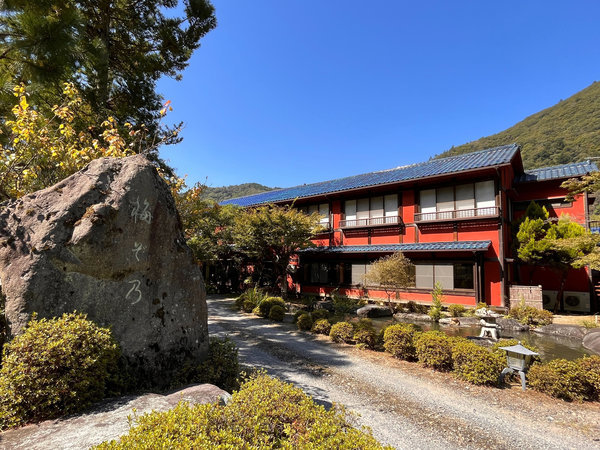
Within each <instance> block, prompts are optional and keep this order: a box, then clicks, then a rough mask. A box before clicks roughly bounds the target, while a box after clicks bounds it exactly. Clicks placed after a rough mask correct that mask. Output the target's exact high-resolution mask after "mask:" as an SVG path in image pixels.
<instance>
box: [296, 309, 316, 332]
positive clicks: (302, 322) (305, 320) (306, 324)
mask: <svg viewBox="0 0 600 450" xmlns="http://www.w3.org/2000/svg"><path fill="white" fill-rule="evenodd" d="M312 325H313V321H312V318H311V317H310V314H309V313H304V314H301V315H300V316H298V320H297V321H296V326H297V327H298V329H299V330H310V329H311V328H312Z"/></svg>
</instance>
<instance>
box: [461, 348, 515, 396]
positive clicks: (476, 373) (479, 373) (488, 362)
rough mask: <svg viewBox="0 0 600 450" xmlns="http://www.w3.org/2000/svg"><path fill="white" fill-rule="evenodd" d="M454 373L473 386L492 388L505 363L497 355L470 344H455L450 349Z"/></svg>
mask: <svg viewBox="0 0 600 450" xmlns="http://www.w3.org/2000/svg"><path fill="white" fill-rule="evenodd" d="M452 359H453V361H454V372H455V373H456V374H457V375H458V376H459V378H462V379H463V380H465V381H468V382H470V383H473V384H484V385H488V386H494V385H496V384H497V383H498V376H499V375H500V372H502V369H503V368H504V362H505V361H506V360H505V359H503V358H502V357H500V356H499V355H498V354H497V353H494V352H491V351H489V350H488V349H486V348H483V347H481V346H479V345H477V344H474V343H472V342H457V343H455V345H454V347H453V349H452Z"/></svg>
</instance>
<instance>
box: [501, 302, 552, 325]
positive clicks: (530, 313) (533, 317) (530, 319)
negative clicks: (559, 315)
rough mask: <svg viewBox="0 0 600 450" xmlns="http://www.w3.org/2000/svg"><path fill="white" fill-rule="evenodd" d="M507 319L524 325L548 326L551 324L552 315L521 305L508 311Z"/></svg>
mask: <svg viewBox="0 0 600 450" xmlns="http://www.w3.org/2000/svg"><path fill="white" fill-rule="evenodd" d="M508 317H510V318H511V319H515V320H518V321H519V322H521V323H522V324H525V325H536V326H537V325H539V326H543V325H550V324H551V323H552V318H553V314H552V313H551V312H550V311H546V310H545V309H537V308H534V307H533V306H526V305H524V304H521V305H519V306H515V307H514V308H511V309H510V311H508Z"/></svg>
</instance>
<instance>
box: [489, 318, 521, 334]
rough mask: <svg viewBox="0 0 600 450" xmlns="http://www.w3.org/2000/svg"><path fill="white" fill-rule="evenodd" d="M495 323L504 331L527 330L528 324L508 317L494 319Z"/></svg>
mask: <svg viewBox="0 0 600 450" xmlns="http://www.w3.org/2000/svg"><path fill="white" fill-rule="evenodd" d="M496 324H498V325H499V326H500V329H501V330H504V331H529V325H525V324H522V323H521V322H519V321H518V320H515V319H510V318H503V317H502V318H499V319H496Z"/></svg>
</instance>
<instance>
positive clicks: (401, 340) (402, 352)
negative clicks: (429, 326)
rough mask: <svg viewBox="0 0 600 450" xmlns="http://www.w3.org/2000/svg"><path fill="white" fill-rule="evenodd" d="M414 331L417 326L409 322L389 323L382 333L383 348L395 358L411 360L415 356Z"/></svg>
mask: <svg viewBox="0 0 600 450" xmlns="http://www.w3.org/2000/svg"><path fill="white" fill-rule="evenodd" d="M416 332H417V328H416V327H415V326H414V325H412V324H409V323H402V324H395V325H390V326H389V327H387V328H386V329H385V331H384V333H383V348H384V349H385V351H386V352H388V353H391V354H392V355H394V356H395V357H396V358H400V359H405V360H407V361H413V360H414V359H415V358H416V349H415V343H414V338H415V334H416Z"/></svg>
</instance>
